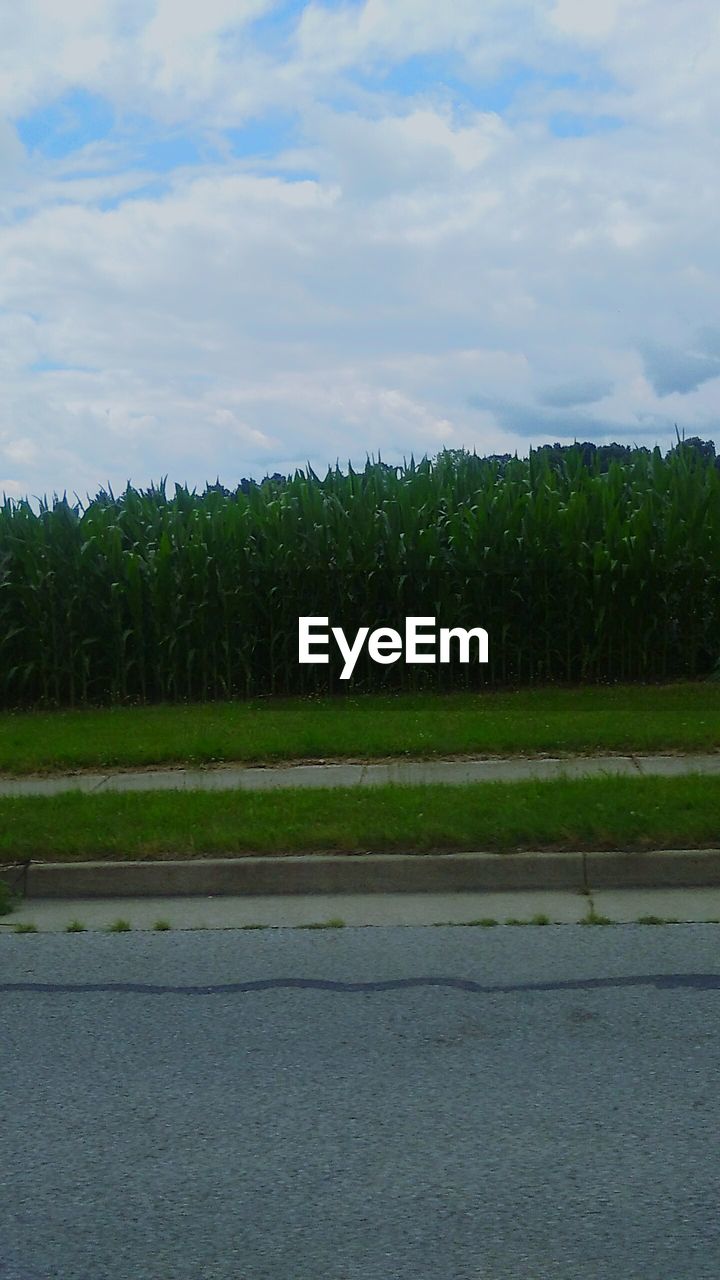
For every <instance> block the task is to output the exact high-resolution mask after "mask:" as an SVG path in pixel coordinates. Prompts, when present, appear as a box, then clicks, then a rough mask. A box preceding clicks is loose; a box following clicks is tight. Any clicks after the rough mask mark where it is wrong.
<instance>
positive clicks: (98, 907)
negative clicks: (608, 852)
mask: <svg viewBox="0 0 720 1280" xmlns="http://www.w3.org/2000/svg"><path fill="white" fill-rule="evenodd" d="M538 917H539V919H538ZM648 917H650V918H651V919H652V920H653V921H654V922H657V923H659V922H661V921H665V922H668V923H670V922H673V923H674V922H677V923H681V922H684V923H701V922H709V921H713V922H715V923H717V922H719V921H720V887H715V888H704V889H615V890H613V889H604V890H598V891H595V892H593V893H592V894H582V893H572V892H569V891H561V890H554V891H553V890H547V889H542V890H533V891H525V892H514V893H385V894H373V893H369V894H360V893H352V894H326V895H323V896H322V897H321V898H318V896H317V895H316V894H304V895H289V896H286V897H278V896H266V897H255V898H246V897H221V898H208V897H203V898H144V899H137V898H106V899H94V900H88V899H72V898H65V899H56V900H47V899H46V900H38V901H32V900H31V901H25V902H23V903H22V905H21V906H20V907H19V908H17V909H16V910H15V911H13V912H12V913H11V915H9V916H3V917H2V918H0V938H2V936H3V934H5V935H10V934H12V933H13V932H14V930H15V928H16V926H18V925H20V926H27V925H35V927H36V929H37V931H38V932H40V933H63V932H66V931H67V930H68V926H69V925H70V924H72V923H74V922H75V923H77V924H80V925H82V926H83V928H84V929H87V930H102V931H105V930H108V929H109V928H110V926H111V925H113V924H114V923H115V922H116V921H118V920H123V921H126V922H127V924H129V925H130V927H131V929H141V930H143V929H148V930H149V929H154V928H155V925H156V922H158V921H160V922H164V923H165V924H166V925H169V926H170V928H171V929H251V928H262V929H283V928H287V929H293V928H294V929H300V928H313V927H315V928H320V927H325V928H333V927H336V928H339V927H340V923H342V924H343V925H348V926H350V927H356V928H357V927H370V926H376V927H377V926H384V927H395V926H404V925H407V926H413V925H414V926H417V925H427V926H433V925H443V924H453V925H463V924H465V925H469V924H473V923H475V924H476V925H477V926H478V927H481V926H482V924H483V923H484V924H485V925H486V926H487V925H488V923H489V922H496V923H497V924H508V923H521V924H529V925H532V924H541V923H546V922H549V923H551V924H580V923H581V922H582V921H585V922H586V923H587V924H593V923H596V924H599V923H605V922H607V921H609V922H611V923H613V924H622V923H631V924H632V923H640V922H642V921H643V919H645V921H646V922H647V923H649V922H650V921H649V920H648ZM719 936H720V935H719ZM0 945H1V943H0Z"/></svg>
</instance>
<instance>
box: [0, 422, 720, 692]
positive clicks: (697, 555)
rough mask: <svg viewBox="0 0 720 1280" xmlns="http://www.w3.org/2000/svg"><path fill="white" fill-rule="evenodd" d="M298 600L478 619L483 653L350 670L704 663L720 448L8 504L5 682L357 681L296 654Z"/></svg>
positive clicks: (669, 673) (72, 686) (369, 611)
mask: <svg viewBox="0 0 720 1280" xmlns="http://www.w3.org/2000/svg"><path fill="white" fill-rule="evenodd" d="M300 615H320V616H323V615H326V616H328V617H329V618H330V625H332V626H341V627H343V629H344V631H345V634H346V635H347V636H348V637H349V638H352V637H353V636H354V634H355V632H356V630H357V629H358V628H359V627H360V626H369V627H370V628H371V629H374V628H375V627H378V626H381V625H387V626H392V627H395V628H396V629H397V630H399V631H400V632H401V633H403V632H404V621H405V618H406V616H408V615H428V616H433V617H435V618H436V620H437V626H438V627H441V626H446V627H456V626H461V627H476V626H481V627H484V628H485V629H486V630H487V632H488V634H489V639H490V661H489V663H488V664H487V666H478V665H475V666H469V667H468V666H461V665H459V664H457V665H451V666H440V665H437V666H434V667H417V666H406V665H405V664H404V663H403V662H402V661H400V662H398V663H396V664H394V665H392V666H378V665H375V664H374V663H372V662H371V660H370V659H369V657H368V655H367V649H365V650H364V652H363V655H362V656H361V658H360V660H359V662H358V665H357V667H356V669H355V675H354V678H353V680H352V682H351V684H350V686H349V687H350V689H351V690H352V691H357V690H358V689H361V690H371V689H375V690H380V689H390V688H395V689H400V688H405V689H415V688H417V689H420V688H430V687H432V688H442V689H449V688H470V687H472V688H475V687H477V688H479V687H482V686H492V685H506V684H520V683H528V682H532V681H544V682H547V681H571V682H578V681H616V680H646V679H648V680H649V679H663V678H669V677H679V676H691V677H692V676H697V675H702V674H705V673H708V672H710V671H711V670H713V669H714V668H715V667H716V665H717V663H718V659H719V658H720V470H719V469H718V467H717V466H716V465H714V463H713V460H712V459H710V458H707V457H703V456H700V455H699V454H697V453H696V452H694V451H693V450H692V449H687V448H685V447H684V446H682V445H679V446H678V447H677V448H676V449H674V450H672V451H671V452H670V453H669V454H668V455H667V456H666V457H663V456H662V454H661V452H660V450H658V449H656V450H655V451H654V452H653V453H650V452H648V451H646V450H636V451H630V452H629V455H628V457H627V458H626V459H625V460H624V461H622V462H617V461H613V462H611V464H610V466H609V468H608V469H607V470H605V471H603V470H601V468H600V466H599V464H598V463H597V460H596V462H595V463H594V464H592V463H591V464H590V465H588V463H587V460H586V459H583V457H582V456H581V454H580V452H579V451H569V452H568V453H567V454H566V455H565V456H564V457H563V458H562V459H560V460H559V461H558V460H557V459H555V460H551V459H550V458H549V457H548V456H547V454H546V453H544V452H543V451H542V450H541V451H538V452H537V453H534V454H531V455H530V458H529V459H527V460H519V459H510V460H507V461H506V460H502V459H501V460H497V459H482V458H479V457H476V456H475V455H471V454H467V453H464V452H446V453H441V454H440V455H439V456H438V457H437V458H436V459H435V460H433V461H430V460H427V459H425V460H423V461H422V462H420V463H417V464H416V463H414V462H411V463H410V464H409V465H406V466H404V467H402V468H395V467H389V466H387V465H386V464H383V463H381V462H368V464H367V465H366V467H365V468H364V470H362V471H353V470H352V469H350V470H349V471H348V473H347V474H345V473H344V472H342V471H340V470H339V469H335V470H331V471H329V472H328V474H327V475H326V476H325V478H324V479H321V478H319V477H318V476H316V475H315V474H314V473H313V472H312V471H311V470H310V469H308V470H307V471H304V472H297V473H296V474H295V476H294V477H292V478H288V479H284V478H282V477H274V478H272V479H267V480H265V481H263V482H262V483H261V484H258V485H254V484H248V483H247V482H244V483H243V485H242V486H241V487H240V488H239V489H238V490H237V491H235V492H229V491H227V490H224V489H222V488H221V487H220V486H219V485H218V486H209V487H208V488H207V489H206V490H205V492H204V493H199V494H198V493H195V492H194V491H189V490H188V489H187V488H182V487H179V486H177V487H176V489H175V493H174V496H167V494H166V492H165V485H164V483H163V484H160V485H159V486H153V487H151V488H150V489H148V490H145V491H138V490H134V489H131V488H130V487H128V488H127V489H126V491H125V492H124V493H123V494H122V495H120V496H119V497H115V496H114V495H113V494H112V493H109V492H105V491H102V492H101V493H100V494H99V495H98V496H97V497H96V498H95V499H94V500H92V501H90V502H88V504H87V505H86V506H84V507H83V505H82V504H81V503H80V502H76V503H75V505H71V504H70V503H68V501H67V500H66V499H65V498H63V499H58V498H57V497H56V498H55V499H54V500H53V502H52V504H48V503H47V502H43V503H42V504H41V506H40V509H39V511H35V510H33V508H32V507H31V506H30V505H29V503H27V502H26V501H20V502H18V501H13V500H11V499H5V500H4V501H3V505H2V507H0V706H2V707H4V708H6V709H7V708H20V707H41V706H76V705H87V704H103V703H117V702H127V701H142V702H153V701H182V700H188V701H193V700H206V699H227V698H237V697H241V698H242V697H251V696H255V695H260V694H309V693H312V692H340V691H345V690H347V689H348V685H347V684H341V683H340V682H339V678H338V677H339V671H340V669H341V666H342V663H341V661H340V659H339V655H338V654H337V650H336V647H335V646H334V644H331V645H330V655H331V662H330V665H329V666H324V667H323V666H301V665H299V663H298V649H297V635H298V617H299V616H300Z"/></svg>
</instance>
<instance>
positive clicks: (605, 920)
mask: <svg viewBox="0 0 720 1280" xmlns="http://www.w3.org/2000/svg"><path fill="white" fill-rule="evenodd" d="M580 924H587V925H601V924H612V920H611V919H610V917H609V916H602V915H599V914H598V912H597V911H596V910H595V908H594V907H590V909H589V911H588V913H587V915H586V916H585V919H584V920H581V921H580Z"/></svg>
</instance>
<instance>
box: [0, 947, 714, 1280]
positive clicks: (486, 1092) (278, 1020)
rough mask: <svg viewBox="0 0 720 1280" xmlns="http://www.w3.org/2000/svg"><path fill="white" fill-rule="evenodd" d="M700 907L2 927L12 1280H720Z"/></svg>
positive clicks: (0, 1059) (6, 1209)
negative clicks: (334, 921) (340, 923)
mask: <svg viewBox="0 0 720 1280" xmlns="http://www.w3.org/2000/svg"><path fill="white" fill-rule="evenodd" d="M717 938H718V930H717V926H712V925H708V926H706V925H677V926H673V927H665V928H662V927H659V928H655V929H649V928H646V927H645V928H644V927H642V926H619V927H616V928H613V929H607V928H606V929H598V928H595V929H592V928H582V927H577V926H573V925H566V926H563V927H546V928H542V929H539V928H538V929H512V928H503V929H458V928H414V927H405V928H367V929H360V928H358V929H350V928H347V929H343V930H329V931H327V932H317V933H316V932H305V931H295V930H290V929H288V930H285V929H278V930H267V931H261V932H241V931H234V930H230V931H224V932H207V933H205V932H200V933H192V932H188V933H158V934H153V933H129V934H125V935H123V934H116V935H107V934H100V933H87V934H75V935H67V934H50V933H48V934H37V935H27V936H19V935H17V936H16V935H12V936H8V935H3V936H2V937H0V1080H1V1082H2V1084H1V1092H0V1106H1V1107H2V1124H1V1126H0V1277H1V1278H2V1280H50V1278H51V1277H52V1278H53V1280H465V1278H466V1277H467V1278H472V1280H566V1278H567V1280H582V1278H584V1277H587V1278H588V1280H610V1278H612V1280H680V1278H682V1280H717V1277H718V1275H720V1228H719V1226H718V1211H717V1210H718V1205H719V1204H720V1155H719V1151H718V1133H720V1090H718V1080H719V1078H720V1072H719V1067H720V1017H719V1014H720V953H719V952H718V948H717Z"/></svg>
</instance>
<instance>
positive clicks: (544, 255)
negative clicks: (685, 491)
mask: <svg viewBox="0 0 720 1280" xmlns="http://www.w3.org/2000/svg"><path fill="white" fill-rule="evenodd" d="M591 9H592V12H591V11H590V10H591ZM267 10H268V5H267V4H265V3H264V0H257V2H255V0H247V3H242V2H241V0H212V3H205V4H203V5H194V4H193V5H191V4H189V3H188V4H180V3H179V0H175V3H173V4H172V5H171V4H170V3H169V0H162V3H159V4H153V3H150V0H147V2H146V0H136V2H135V3H133V4H128V3H125V4H119V3H112V4H111V3H110V2H109V0H108V2H107V3H103V0H93V2H92V3H90V2H88V3H80V2H79V0H73V2H72V3H68V4H66V5H63V6H58V5H56V4H55V3H50V0H46V2H45V3H41V0H28V3H27V5H25V6H17V8H15V9H13V11H12V13H9V12H8V13H7V14H4V15H3V18H2V23H3V24H4V27H3V30H2V31H1V32H0V49H2V50H4V52H2V53H0V106H1V104H2V103H4V104H5V108H6V118H5V122H4V124H3V123H2V122H0V165H2V166H3V169H4V174H5V176H6V179H7V180H6V182H5V185H4V190H3V193H2V195H0V376H1V377H2V383H3V409H2V411H1V413H0V473H2V474H7V476H8V479H7V480H6V481H4V482H3V481H0V489H2V487H3V484H4V485H5V488H6V490H7V491H8V492H10V491H12V492H17V489H12V486H17V485H19V486H21V488H22V491H23V492H24V491H26V490H27V491H30V492H41V491H52V490H53V489H60V491H62V489H65V488H67V489H68V491H69V492H70V491H72V490H73V489H77V491H78V492H84V491H85V490H89V491H91V492H92V491H94V490H95V489H96V488H97V487H98V485H100V484H103V483H106V482H108V481H110V482H112V483H113V485H114V486H115V487H117V486H120V487H122V485H123V484H124V482H125V480H126V479H127V478H128V476H131V477H132V479H133V482H134V483H136V484H140V483H146V482H147V481H148V480H149V479H150V478H154V479H158V478H159V477H160V475H163V474H165V473H166V472H169V473H170V475H171V478H172V479H177V480H187V481H189V482H190V483H194V484H202V483H203V482H204V481H205V480H206V479H214V477H215V475H216V474H220V478H221V479H223V480H224V481H225V482H226V483H231V482H232V481H233V480H236V479H237V478H239V477H240V476H241V475H243V474H263V473H264V472H265V471H266V470H269V471H274V470H282V469H284V468H287V467H293V466H295V465H302V464H304V462H305V461H307V460H310V461H311V462H312V463H313V465H314V466H315V467H316V468H318V467H319V468H322V467H323V465H324V464H326V463H327V462H332V461H334V460H335V458H336V457H339V458H340V459H341V461H346V460H347V459H348V458H353V460H355V461H362V459H363V458H364V456H365V454H366V453H371V452H374V453H377V452H378V451H380V452H382V454H383V456H386V457H387V458H388V460H395V458H399V457H401V456H402V455H403V454H409V453H410V452H413V451H414V452H415V453H416V454H419V453H422V452H424V451H426V450H427V451H428V452H435V451H436V450H437V449H439V448H441V447H442V446H443V445H444V444H448V445H451V446H452V447H458V446H460V445H463V444H464V445H467V446H468V447H473V446H476V447H478V448H479V449H480V450H483V451H489V452H503V451H513V450H514V449H516V448H517V449H518V450H519V451H520V452H523V451H524V450H525V449H526V448H527V445H528V443H530V442H532V443H533V444H539V443H542V442H543V440H545V439H547V437H548V434H549V433H551V434H552V435H553V438H558V439H562V438H569V439H572V438H573V435H574V434H575V433H576V430H577V432H578V433H583V434H586V435H591V434H592V432H593V431H595V433H596V435H597V437H598V438H601V437H603V438H605V437H606V436H607V433H608V432H609V433H612V431H613V430H617V431H618V433H625V434H624V436H623V438H625V436H626V435H627V434H628V433H633V432H634V431H637V441H638V442H639V443H643V442H649V443H652V442H653V441H654V440H655V439H656V438H658V439H661V441H662V443H665V444H670V443H671V442H672V436H673V426H672V424H673V422H674V421H677V422H678V425H679V426H680V427H684V428H685V429H686V432H687V434H701V435H706V436H707V435H709V436H714V438H715V439H718V440H719V442H720V439H719V437H718V425H717V416H716V415H717V382H716V381H715V380H714V378H715V375H714V374H713V370H714V368H715V364H714V363H713V361H714V360H716V359H717V354H718V344H717V334H718V311H717V297H718V286H719V284H720V280H719V276H720V251H719V250H718V245H717V232H716V221H717V213H716V210H717V204H718V198H719V197H720V180H719V179H718V175H717V169H716V166H715V165H714V163H713V150H714V146H715V140H714V137H713V136H712V130H711V128H710V120H711V115H712V111H713V109H714V104H717V100H718V99H717V95H718V89H717V84H718V83H720V76H718V75H717V72H718V70H720V50H719V46H718V23H717V15H716V11H715V8H714V6H713V5H711V4H710V0H707V3H706V2H705V0H689V4H688V9H687V10H686V11H685V10H683V11H682V12H686V13H690V15H691V17H692V22H689V21H687V22H683V20H682V12H681V11H680V10H678V9H677V7H675V6H672V5H670V4H669V3H668V2H667V0H636V2H635V0H633V2H632V3H631V0H618V2H617V3H615V4H608V5H607V6H601V7H600V9H599V10H598V8H597V6H596V7H595V8H594V9H593V7H592V6H590V7H588V6H587V5H586V4H584V3H583V4H580V2H579V0H578V2H577V3H570V0H560V2H559V3H556V4H555V5H554V6H552V5H550V4H549V3H547V4H543V5H542V6H537V5H530V3H529V0H528V3H519V2H518V3H517V4H512V5H511V4H507V3H505V2H504V0H503V3H500V0H497V3H495V2H493V3H489V4H487V5H482V6H480V5H478V4H477V3H476V0H472V2H471V0H458V3H457V4H453V5H452V6H444V7H442V6H437V5H436V4H434V3H433V4H431V3H429V0H428V2H426V0H412V2H411V0H382V2H381V0H368V2H367V3H366V4H365V5H362V4H355V5H347V6H342V7H341V8H339V9H325V8H324V7H322V6H318V5H312V6H308V7H307V8H306V9H305V11H304V13H303V15H302V18H301V20H300V23H299V26H298V29H297V32H296V38H295V39H294V40H292V39H291V40H290V43H289V44H288V45H287V46H286V47H285V48H284V51H282V50H281V52H279V53H278V52H275V53H269V52H268V51H267V49H264V50H263V51H261V52H255V53H253V44H252V40H253V36H252V25H251V20H252V19H253V18H254V17H256V16H262V14H263V13H265V12H266V11H267ZM425 53H428V54H433V53H442V54H443V55H444V56H446V55H447V56H449V55H450V54H453V56H456V57H457V58H460V59H461V60H464V61H461V63H459V64H458V66H459V67H460V68H461V69H462V70H463V74H464V75H465V77H466V79H468V81H469V84H470V89H469V90H468V96H467V97H466V98H465V99H464V100H463V99H462V94H461V93H460V91H459V90H452V89H451V88H450V89H449V88H448V87H447V86H445V88H442V87H441V86H440V85H439V84H434V83H432V82H430V83H429V84H428V83H426V82H423V83H422V84H420V85H419V87H418V90H417V92H411V91H410V89H409V88H407V87H406V91H405V93H404V95H403V94H402V93H400V91H399V90H397V89H393V90H392V91H390V90H389V89H388V88H387V87H383V81H382V76H381V75H380V77H379V79H378V81H377V90H375V89H374V88H373V87H372V82H371V81H370V80H368V79H367V76H366V78H365V81H363V83H362V84H360V81H359V80H358V73H360V80H362V75H363V73H367V72H368V71H370V70H372V69H373V68H375V69H376V70H377V69H379V71H380V72H382V69H383V67H387V68H392V66H393V64H395V63H401V62H403V60H404V59H406V58H407V57H410V56H412V55H415V54H425ZM588 59H589V61H588ZM508 60H509V63H510V64H511V65H515V66H520V67H524V68H525V69H526V75H527V76H528V77H529V79H527V82H526V83H525V85H524V86H522V87H520V88H519V89H518V94H517V98H516V100H515V101H514V104H513V105H512V109H509V110H508V111H507V112H504V111H503V108H502V106H501V105H498V106H497V107H496V109H494V110H493V109H490V107H488V106H487V105H485V104H484V102H483V93H485V91H487V93H490V90H491V89H492V86H493V84H494V82H495V81H496V80H498V79H502V75H503V73H504V71H505V70H506V69H507V66H508V65H509V64H508ZM575 66H580V68H581V75H580V78H579V79H575V80H573V81H562V82H561V81H559V80H558V77H559V76H561V74H562V73H563V72H566V73H567V74H568V75H570V74H571V73H572V69H573V68H574V67H575ZM658 68H661V69H662V74H660V73H659V72H658ZM666 69H667V75H666V74H665V70H666ZM541 72H544V73H545V74H546V75H547V76H548V77H549V81H548V83H545V82H544V81H543V80H542V79H538V75H539V73H541ZM586 73H587V75H588V77H589V87H588V86H586V85H584V83H583V79H582V76H583V75H584V74H586ZM408 83H410V82H408ZM78 87H79V88H85V89H88V90H90V91H91V92H97V93H104V94H107V95H109V97H110V98H111V99H112V101H113V103H114V104H115V107H116V109H117V110H118V112H119V113H120V116H121V117H123V118H124V117H125V116H127V117H128V118H130V116H131V114H132V112H134V111H140V112H142V113H145V114H146V115H149V116H150V117H152V119H153V120H154V121H155V124H156V125H157V127H158V129H159V130H160V132H162V129H161V126H162V124H163V122H166V123H167V122H173V123H174V124H177V122H182V121H185V122H186V123H187V128H188V129H189V130H192V131H193V135H194V136H196V135H198V134H200V135H201V134H202V133H203V130H217V129H218V128H220V126H221V125H225V124H232V123H242V122H243V121H244V120H246V119H248V118H250V117H252V116H253V114H254V113H255V112H262V110H264V109H265V108H266V107H267V106H268V104H274V105H276V106H277V107H278V108H281V109H283V110H284V111H286V110H289V109H291V108H292V109H293V110H296V111H297V113H298V118H297V136H296V138H295V141H294V143H292V144H290V145H289V146H288V148H287V152H286V154H285V156H284V157H283V156H280V157H279V158H277V159H275V160H274V161H272V160H270V159H268V158H267V156H263V157H262V158H261V159H256V158H254V157H253V156H252V154H251V155H250V156H249V157H244V158H237V157H233V154H232V147H231V146H230V144H229V143H228V144H227V152H226V155H225V158H224V159H223V158H215V159H213V157H212V155H210V158H209V159H208V161H207V162H206V163H201V164H198V165H196V166H194V167H193V166H192V165H188V164H187V163H183V165H182V166H181V167H178V168H177V170H175V171H174V172H170V173H168V174H167V175H166V176H165V178H164V182H163V186H162V188H158V189H157V190H152V189H150V190H149V191H146V192H145V193H144V194H143V193H142V189H141V187H142V184H143V183H146V182H147V181H148V178H149V177H152V175H148V174H147V173H144V174H143V171H142V170H141V169H140V168H138V166H137V163H136V161H133V164H132V167H128V166H127V165H124V164H120V159H119V157H120V158H122V155H123V152H122V149H121V148H120V147H119V144H118V142H117V140H114V141H111V142H109V143H105V142H102V141H101V142H97V143H93V144H91V146H90V147H88V148H86V149H85V150H84V151H83V153H82V155H81V156H80V157H78V156H75V157H68V158H66V159H58V160H53V159H51V158H45V159H44V158H43V157H42V156H40V155H34V156H33V157H32V158H28V157H27V156H26V155H25V153H24V151H23V149H22V147H21V146H20V143H19V142H18V140H17V138H16V135H15V133H14V129H13V127H12V122H13V120H14V119H15V117H16V116H17V115H18V114H19V113H22V112H27V111H28V110H31V109H32V108H34V107H35V106H38V105H42V104H46V103H48V102H50V101H51V100H52V98H53V97H54V96H57V95H58V94H59V93H62V92H63V91H64V90H65V89H67V88H78ZM473 90H477V93H476V95H475V98H474V97H473V92H472V91H473ZM559 110H563V111H572V112H577V113H579V114H580V115H582V114H583V112H587V113H588V115H589V117H594V116H597V115H598V113H609V114H612V113H613V112H619V113H620V114H621V115H622V116H623V118H624V120H625V123H624V124H623V125H622V127H620V128H618V129H616V130H614V131H613V132H605V133H602V132H601V133H599V134H598V135H597V136H579V137H566V138H562V137H556V136H553V133H552V129H551V128H550V125H549V121H550V120H551V117H552V114H553V113H554V112H555V111H559ZM208 136H210V135H209V134H208ZM213 136H214V135H213ZM273 166H274V168H275V170H276V171H275V172H272V167H273ZM293 167H294V168H295V171H296V172H295V173H293ZM298 169H299V170H300V173H299V174H298V172H297V170H298ZM303 171H304V172H305V173H307V174H309V175H310V176H309V177H305V176H304V173H303ZM298 176H299V177H300V178H301V180H299V181H298V180H295V179H296V178H297V177H298ZM131 197H132V198H131ZM703 334H704V337H703V336H702V335H703ZM703 343H704V345H703ZM713 344H715V345H713ZM55 366H60V367H55ZM563 433H564V434H563ZM8 486H10V488H9V487H8Z"/></svg>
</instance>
